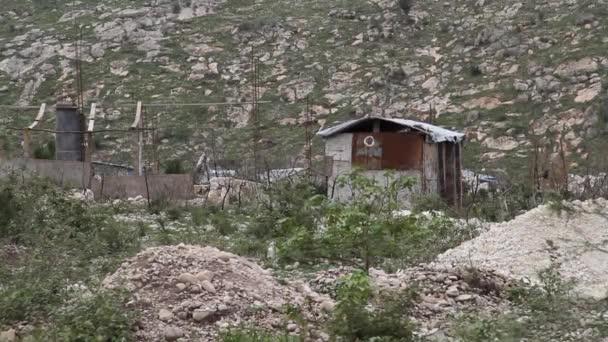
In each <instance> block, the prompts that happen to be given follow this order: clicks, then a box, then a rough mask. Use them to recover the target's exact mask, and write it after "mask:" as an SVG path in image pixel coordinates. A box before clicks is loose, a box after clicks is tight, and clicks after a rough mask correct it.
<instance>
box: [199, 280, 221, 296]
mask: <svg viewBox="0 0 608 342" xmlns="http://www.w3.org/2000/svg"><path fill="white" fill-rule="evenodd" d="M201 287H202V288H203V290H205V291H207V292H209V293H216V292H217V291H216V290H215V287H214V286H213V284H211V282H210V281H208V280H203V281H202V282H201Z"/></svg>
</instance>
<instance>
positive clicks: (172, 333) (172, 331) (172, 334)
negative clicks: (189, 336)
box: [163, 326, 185, 341]
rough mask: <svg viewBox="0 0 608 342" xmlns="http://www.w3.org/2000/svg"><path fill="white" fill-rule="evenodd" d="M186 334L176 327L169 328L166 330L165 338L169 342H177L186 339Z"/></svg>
mask: <svg viewBox="0 0 608 342" xmlns="http://www.w3.org/2000/svg"><path fill="white" fill-rule="evenodd" d="M184 335H185V333H184V331H183V330H182V329H181V328H178V327H175V326H169V327H167V328H165V331H164V332H163V336H164V337H165V340H167V341H177V340H178V339H179V338H181V337H184Z"/></svg>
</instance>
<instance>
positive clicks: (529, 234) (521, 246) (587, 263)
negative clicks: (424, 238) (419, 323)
mask: <svg viewBox="0 0 608 342" xmlns="http://www.w3.org/2000/svg"><path fill="white" fill-rule="evenodd" d="M562 206H563V207H561V208H559V206H558V207H557V208H556V207H555V206H553V208H552V207H551V206H549V205H543V206H540V207H538V208H536V209H533V210H531V211H529V212H527V213H525V214H523V215H521V216H518V217H516V218H515V219H514V220H512V221H509V222H504V223H497V224H493V225H491V226H490V227H489V230H488V231H487V232H484V233H482V234H481V235H480V236H478V237H477V238H475V239H473V240H470V241H467V242H465V243H463V244H462V245H460V246H458V247H456V248H454V249H451V250H449V251H447V252H445V253H444V254H442V255H440V256H439V257H438V258H437V259H436V261H435V262H434V263H433V264H432V266H434V267H439V268H450V267H453V266H454V265H471V266H474V267H478V268H483V269H492V270H496V271H497V272H498V273H500V274H503V275H505V276H508V277H513V278H529V279H530V280H532V281H536V280H537V274H538V272H539V271H541V270H543V269H545V268H547V267H549V266H550V265H551V264H552V261H554V262H556V263H557V264H558V265H559V271H560V273H561V274H562V276H564V277H565V278H567V279H571V280H573V281H574V282H575V283H576V288H575V289H576V290H577V292H578V293H580V294H581V295H583V296H587V297H593V298H604V297H605V296H606V291H607V289H608V285H606V284H608V252H607V250H608V201H606V200H604V199H598V200H594V201H587V202H580V201H575V202H572V203H564V204H562ZM557 209H560V210H561V211H558V210H557Z"/></svg>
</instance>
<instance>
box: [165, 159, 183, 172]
mask: <svg viewBox="0 0 608 342" xmlns="http://www.w3.org/2000/svg"><path fill="white" fill-rule="evenodd" d="M164 169H165V173H166V174H168V175H180V174H184V173H186V170H185V169H184V166H183V164H182V161H181V160H179V159H171V160H168V161H167V162H166V163H165V167H164Z"/></svg>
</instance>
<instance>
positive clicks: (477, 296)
mask: <svg viewBox="0 0 608 342" xmlns="http://www.w3.org/2000/svg"><path fill="white" fill-rule="evenodd" d="M350 272H352V269H351V268H348V267H341V268H336V269H329V270H326V271H320V272H317V273H315V274H314V277H313V278H312V279H311V280H309V281H304V280H293V279H292V280H289V281H282V282H279V281H277V280H276V279H275V278H274V277H273V276H272V273H271V272H270V271H269V270H265V269H262V268H261V267H259V266H258V265H257V264H256V263H254V262H252V261H248V260H246V259H245V258H242V257H239V256H236V255H234V254H231V253H226V252H222V251H220V250H218V249H216V248H212V247H197V246H187V245H179V246H174V247H155V248H149V249H146V250H144V251H142V252H140V253H139V254H138V255H137V256H135V257H133V258H131V259H129V260H127V261H126V262H125V263H123V265H122V266H121V267H120V269H119V270H118V271H117V272H115V273H114V274H112V275H110V276H108V277H107V278H106V280H105V281H104V286H105V287H107V288H117V287H124V288H127V289H128V290H129V291H130V292H131V294H132V300H131V302H130V304H129V305H131V306H135V307H137V308H138V310H139V311H140V312H141V314H142V317H141V321H140V325H139V330H138V333H137V335H138V339H139V340H142V341H164V340H168V341H171V340H177V339H179V338H185V339H187V340H201V341H203V340H204V341H212V340H215V339H216V338H217V336H218V333H219V332H221V331H227V330H229V329H238V328H242V327H246V326H255V327H257V328H263V329H268V330H271V331H272V330H274V331H277V332H282V331H288V332H290V333H293V334H298V333H300V329H301V327H300V325H298V324H297V323H296V321H293V320H290V319H289V318H288V317H289V316H288V315H287V310H288V307H289V306H291V307H294V308H299V310H301V312H302V314H303V317H304V318H305V319H306V320H307V322H308V324H309V327H308V329H309V332H310V338H311V339H312V340H318V341H327V340H328V338H329V336H328V335H327V334H326V333H325V332H323V331H322V330H321V329H322V328H321V324H323V323H324V322H326V321H327V318H328V314H330V313H331V312H332V311H333V308H334V305H335V300H336V297H335V289H336V287H337V285H338V283H339V280H340V278H341V277H343V276H345V275H348V274H349V273H350ZM370 275H371V276H372V280H373V283H374V287H375V288H376V291H379V292H382V291H396V290H399V289H405V288H406V287H409V286H416V289H417V291H418V294H419V298H418V299H417V300H416V304H415V308H414V311H413V314H412V319H413V320H414V321H415V322H416V323H417V324H418V326H419V330H418V332H417V333H418V334H419V335H421V336H426V337H432V338H435V337H438V336H440V335H441V336H443V334H444V333H445V332H446V331H447V329H448V328H449V326H450V324H449V322H450V321H449V317H450V315H454V314H463V313H465V312H473V311H475V312H484V313H487V314H490V313H496V312H500V311H503V310H506V309H508V307H509V303H508V301H507V300H506V299H505V298H503V297H504V296H502V295H501V293H502V292H503V290H505V289H506V288H507V287H508V286H510V281H509V280H507V279H506V278H504V277H501V276H498V275H496V274H495V273H493V272H481V271H477V270H474V269H466V268H459V269H453V270H449V271H447V270H446V271H443V270H434V269H431V268H424V267H423V268H412V269H408V270H406V271H400V272H398V273H395V274H387V273H385V272H384V271H382V270H376V269H372V270H371V271H370Z"/></svg>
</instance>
